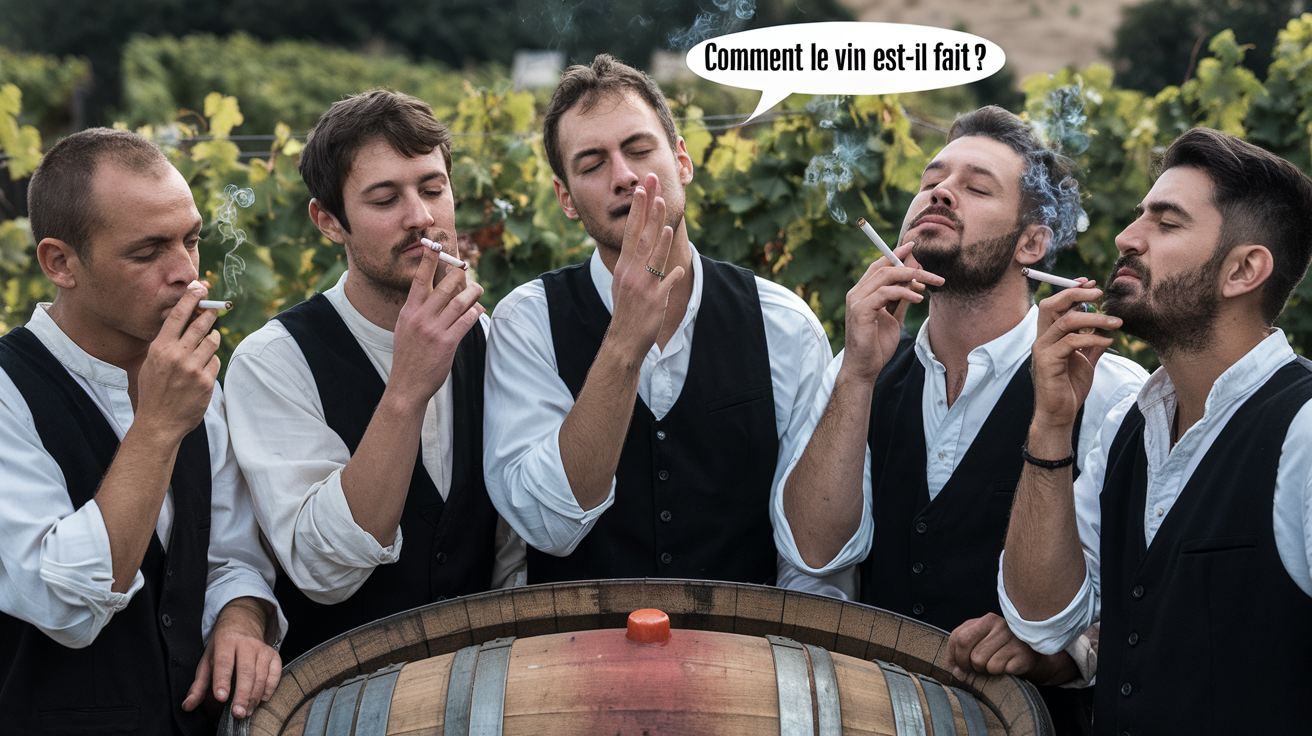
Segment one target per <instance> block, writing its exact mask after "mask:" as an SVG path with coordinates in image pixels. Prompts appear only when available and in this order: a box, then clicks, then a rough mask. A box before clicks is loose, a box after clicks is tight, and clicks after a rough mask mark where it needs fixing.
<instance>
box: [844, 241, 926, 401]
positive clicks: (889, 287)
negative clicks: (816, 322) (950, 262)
mask: <svg viewBox="0 0 1312 736" xmlns="http://www.w3.org/2000/svg"><path fill="white" fill-rule="evenodd" d="M913 245H915V244H914V243H910V242H908V243H904V244H902V245H901V246H898V248H897V249H896V250H894V251H893V252H894V253H895V254H896V255H897V256H898V258H901V259H902V260H903V262H909V263H911V264H912V265H907V266H903V267H901V268H898V267H895V266H893V265H892V263H890V262H889V260H888V259H887V258H880V259H879V260H877V261H875V262H874V263H872V264H870V267H869V268H867V269H866V272H865V274H863V275H862V276H861V280H860V281H858V282H857V283H856V286H853V287H852V290H851V291H849V292H847V316H846V337H845V338H844V340H845V344H844V357H843V366H842V368H840V369H839V370H840V371H842V372H843V373H844V374H846V375H848V376H851V377H853V378H855V379H856V380H858V381H860V382H862V383H867V384H873V383H874V382H875V378H876V377H877V376H879V372H880V371H881V370H883V369H884V366H885V365H886V364H887V363H888V361H889V359H890V358H892V357H893V352H894V351H895V350H897V342H898V339H899V338H900V337H901V334H902V320H903V319H904V318H905V317H906V312H907V305H908V304H910V303H913V302H914V303H920V302H921V301H924V299H925V296H924V294H923V293H922V292H923V291H924V288H925V287H924V284H927V283H928V284H934V285H935V286H938V285H941V284H942V283H943V278H942V277H941V276H937V275H935V274H932V273H930V272H928V271H925V270H922V269H920V268H919V267H918V264H915V261H914V260H912V259H911V247H912V246H913ZM917 281H919V282H921V283H916V282H917ZM890 308H892V310H893V311H891V312H890V311H889V310H890Z"/></svg>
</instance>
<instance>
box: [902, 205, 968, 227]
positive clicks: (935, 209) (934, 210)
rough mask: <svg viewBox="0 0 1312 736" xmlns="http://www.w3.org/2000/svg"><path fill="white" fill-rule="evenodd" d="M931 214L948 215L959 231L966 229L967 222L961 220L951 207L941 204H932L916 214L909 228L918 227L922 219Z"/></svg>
mask: <svg viewBox="0 0 1312 736" xmlns="http://www.w3.org/2000/svg"><path fill="white" fill-rule="evenodd" d="M930 215H938V216H939V217H946V218H947V219H949V220H951V221H952V226H953V227H955V228H956V229H957V232H963V231H964V230H965V223H963V222H962V221H961V218H960V217H957V213H956V212H953V211H952V209H951V208H949V207H944V206H943V205H941V204H931V205H930V206H928V207H926V208H925V209H923V210H921V211H920V213H919V214H917V215H916V217H915V219H914V220H912V221H911V227H909V228H907V229H908V230H910V229H911V228H914V227H916V226H917V225H919V224H920V221H921V220H923V219H925V218H926V217H929V216H930Z"/></svg>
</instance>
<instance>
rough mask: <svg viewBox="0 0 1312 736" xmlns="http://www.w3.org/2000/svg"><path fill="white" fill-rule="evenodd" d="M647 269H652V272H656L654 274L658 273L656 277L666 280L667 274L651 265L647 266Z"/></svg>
mask: <svg viewBox="0 0 1312 736" xmlns="http://www.w3.org/2000/svg"><path fill="white" fill-rule="evenodd" d="M647 270H648V271H651V272H652V273H654V274H656V278H658V279H660V280H661V281H664V280H665V274H663V273H661V272H660V271H657V270H656V269H654V268H652V267H651V266H647Z"/></svg>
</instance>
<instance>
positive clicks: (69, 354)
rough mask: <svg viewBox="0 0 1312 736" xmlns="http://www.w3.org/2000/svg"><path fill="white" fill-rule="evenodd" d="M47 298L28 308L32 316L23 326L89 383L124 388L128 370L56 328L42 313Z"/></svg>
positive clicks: (48, 305)
mask: <svg viewBox="0 0 1312 736" xmlns="http://www.w3.org/2000/svg"><path fill="white" fill-rule="evenodd" d="M49 308H50V303H49V302H42V303H40V304H38V305H36V309H34V310H32V319H30V320H28V323H27V325H26V327H27V329H29V330H31V331H32V334H34V335H36V337H37V339H38V340H40V341H41V344H42V345H45V346H46V349H47V350H49V351H50V354H51V355H53V356H55V360H58V361H59V362H60V364H61V365H63V366H64V367H65V368H67V369H68V370H69V371H70V372H71V373H76V374H77V375H79V376H82V377H83V378H85V379H86V380H88V381H90V382H91V383H98V384H101V385H103V386H107V387H109V388H114V389H119V390H121V391H126V390H127V389H128V372H127V371H125V370H123V369H122V368H119V367H118V366H116V365H111V364H109V363H106V362H105V361H103V360H100V359H99V358H95V357H92V356H91V354H90V353H88V352H87V351H85V350H83V349H82V348H80V347H78V344H77V343H75V342H73V338H71V337H69V336H68V335H65V334H64V331H63V330H61V329H59V325H58V324H56V323H55V320H54V319H53V318H52V317H51V316H50V315H49V314H47V313H46V310H47V309H49Z"/></svg>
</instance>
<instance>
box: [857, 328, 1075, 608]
mask: <svg viewBox="0 0 1312 736" xmlns="http://www.w3.org/2000/svg"><path fill="white" fill-rule="evenodd" d="M924 386H925V367H924V365H922V364H921V362H920V360H919V359H918V358H917V357H916V351H915V338H914V337H913V336H911V335H903V337H902V340H901V342H899V344H898V348H897V352H896V353H894V355H893V358H892V359H891V360H890V361H889V362H888V365H886V366H884V369H883V370H882V371H881V372H880V374H879V378H878V380H877V381H876V382H875V392H874V399H873V401H872V403H871V408H870V430H869V434H868V436H867V443H868V445H869V447H870V481H871V489H872V499H871V502H872V508H871V513H872V515H873V517H874V520H875V532H874V543H873V545H872V547H871V549H870V555H869V556H868V557H867V558H866V560H865V562H863V563H861V570H862V585H861V601H862V602H863V603H866V604H869V605H872V606H878V607H880V608H884V609H887V610H889V611H893V612H895V613H900V614H902V615H904V616H911V617H914V618H916V619H919V620H921V621H924V622H926V623H929V624H932V625H934V626H937V627H939V628H941V629H944V630H945V631H952V630H953V629H955V628H956V627H957V626H958V625H960V624H962V623H963V622H965V621H967V620H969V619H972V618H978V617H979V616H983V615H984V614H986V613H989V612H990V611H991V612H993V613H997V614H999V615H1001V612H1002V611H1001V608H1000V606H999V605H998V592H997V591H998V587H997V585H998V555H999V554H1001V552H1002V545H1003V542H1004V541H1006V536H1007V521H1008V520H1009V519H1010V517H1011V502H1012V498H1013V496H1014V495H1015V492H1016V483H1017V482H1018V481H1019V480H1020V473H1021V468H1022V467H1023V465H1024V462H1023V461H1022V460H1021V457H1020V447H1021V444H1022V443H1024V441H1025V437H1026V435H1027V433H1028V432H1029V426H1030V418H1031V417H1032V416H1033V414H1034V381H1033V379H1032V378H1031V376H1030V371H1029V367H1028V361H1027V363H1026V364H1025V365H1022V366H1021V367H1020V368H1019V369H1018V370H1017V371H1016V374H1015V375H1014V376H1013V377H1012V379H1011V381H1010V383H1008V384H1007V387H1006V389H1004V390H1003V392H1002V396H1001V397H999V398H998V402H997V404H995V405H994V407H993V411H992V412H990V413H989V416H988V419H987V420H985V422H984V425H983V426H982V427H980V430H979V434H977V435H976V436H975V440H974V441H973V442H971V445H970V448H969V449H967V450H966V454H965V456H963V457H962V459H961V462H960V463H958V464H957V468H956V470H954V471H953V472H952V477H951V478H950V479H948V482H947V484H946V485H945V486H943V489H942V490H941V491H939V493H938V495H937V496H935V497H934V500H933V502H931V501H930V500H929V484H928V482H927V481H926V479H925V467H926V465H927V462H928V460H927V458H926V450H925V429H924V426H925V425H924V418H923V416H922V414H921V400H922V398H921V397H922V395H923V392H924ZM1083 417H1084V410H1083V409H1081V410H1080V413H1079V416H1078V417H1077V418H1076V422H1075V437H1074V438H1073V440H1072V443H1073V444H1072V446H1078V445H1079V431H1080V422H1081V420H1082V419H1083Z"/></svg>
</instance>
